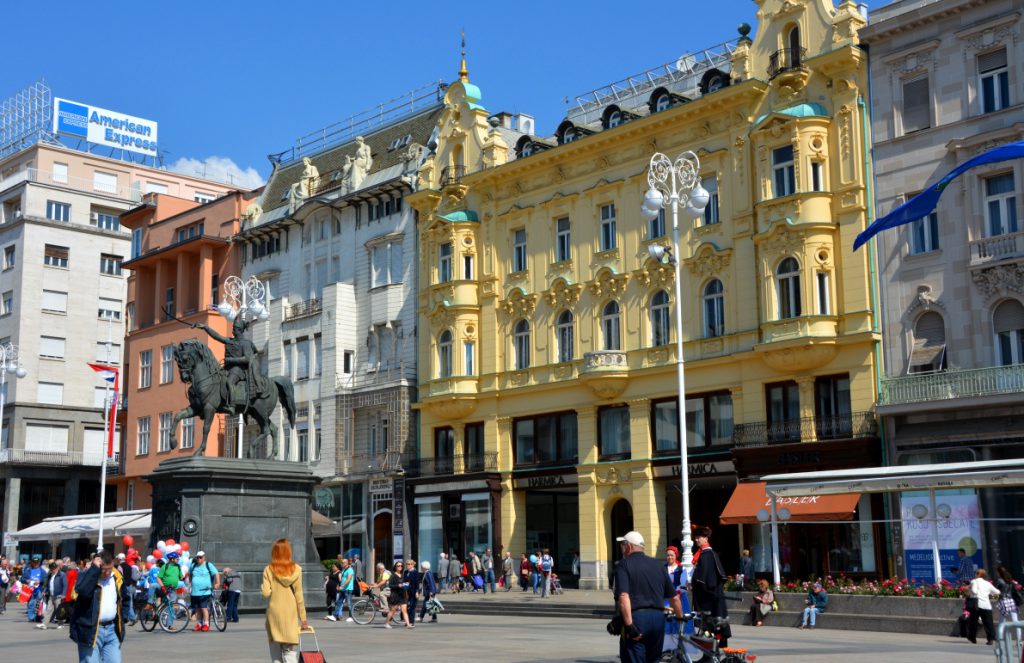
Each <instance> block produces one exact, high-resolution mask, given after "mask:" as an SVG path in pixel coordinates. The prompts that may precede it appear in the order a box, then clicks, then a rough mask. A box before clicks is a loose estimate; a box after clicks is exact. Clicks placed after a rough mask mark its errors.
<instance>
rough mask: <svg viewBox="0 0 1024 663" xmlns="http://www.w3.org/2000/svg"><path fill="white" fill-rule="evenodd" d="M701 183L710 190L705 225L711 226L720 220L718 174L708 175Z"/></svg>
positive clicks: (705, 188)
mask: <svg viewBox="0 0 1024 663" xmlns="http://www.w3.org/2000/svg"><path fill="white" fill-rule="evenodd" d="M700 185H701V186H702V187H704V190H705V191H707V192H708V206H707V207H705V208H704V225H705V226H711V225H714V224H716V223H718V222H719V217H718V176H717V175H708V176H707V177H705V178H704V179H702V180H701V182H700Z"/></svg>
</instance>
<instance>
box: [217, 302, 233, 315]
mask: <svg viewBox="0 0 1024 663" xmlns="http://www.w3.org/2000/svg"><path fill="white" fill-rule="evenodd" d="M232 311H234V307H233V306H231V304H230V303H228V302H226V301H223V302H221V303H220V304H217V313H220V314H221V315H222V316H224V317H225V318H232V317H234V316H232V315H231V313H232Z"/></svg>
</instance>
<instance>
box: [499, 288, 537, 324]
mask: <svg viewBox="0 0 1024 663" xmlns="http://www.w3.org/2000/svg"><path fill="white" fill-rule="evenodd" d="M498 306H499V307H500V308H501V310H502V311H504V312H505V315H507V316H508V317H509V318H525V317H527V316H530V315H533V311H534V310H535V309H536V308H537V295H527V294H524V293H523V291H522V290H519V289H518V288H516V289H515V290H513V291H512V292H511V293H510V294H509V296H508V298H507V299H505V301H503V302H501V303H500V304H498Z"/></svg>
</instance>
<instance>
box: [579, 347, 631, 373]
mask: <svg viewBox="0 0 1024 663" xmlns="http://www.w3.org/2000/svg"><path fill="white" fill-rule="evenodd" d="M628 368H629V361H628V360H627V357H626V353H625V352H621V351H619V350H599V351H597V352H584V353H583V369H582V372H583V373H592V372H602V371H618V370H622V371H625V370H627V369H628Z"/></svg>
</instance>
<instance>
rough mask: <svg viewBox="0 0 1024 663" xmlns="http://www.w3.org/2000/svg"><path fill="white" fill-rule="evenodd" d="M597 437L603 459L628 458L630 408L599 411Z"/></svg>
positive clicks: (616, 407)
mask: <svg viewBox="0 0 1024 663" xmlns="http://www.w3.org/2000/svg"><path fill="white" fill-rule="evenodd" d="M597 437H598V449H599V453H600V455H601V457H602V458H609V457H628V456H629V452H630V445H629V406H627V405H613V406H609V407H602V408H600V409H598V411H597Z"/></svg>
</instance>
